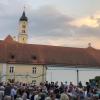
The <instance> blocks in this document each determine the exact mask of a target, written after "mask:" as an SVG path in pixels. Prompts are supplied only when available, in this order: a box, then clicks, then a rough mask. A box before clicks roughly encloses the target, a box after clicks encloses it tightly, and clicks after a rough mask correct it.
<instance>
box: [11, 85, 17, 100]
mask: <svg viewBox="0 0 100 100" xmlns="http://www.w3.org/2000/svg"><path fill="white" fill-rule="evenodd" d="M16 96H17V90H16V87H14V86H13V87H12V89H11V98H12V100H15V99H16Z"/></svg>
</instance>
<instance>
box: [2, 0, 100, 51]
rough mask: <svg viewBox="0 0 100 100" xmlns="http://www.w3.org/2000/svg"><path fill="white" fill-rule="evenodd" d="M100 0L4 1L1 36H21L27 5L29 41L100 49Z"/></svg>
mask: <svg viewBox="0 0 100 100" xmlns="http://www.w3.org/2000/svg"><path fill="white" fill-rule="evenodd" d="M99 4H100V0H0V39H4V38H5V37H6V36H7V35H9V34H10V35H12V36H16V38H17V36H18V33H19V30H18V25H19V18H20V17H21V15H22V12H23V8H24V6H25V7H26V10H25V11H26V15H27V17H28V22H29V23H28V24H29V30H28V36H29V40H28V42H29V43H33V44H44V45H56V46H66V47H82V48H87V47H88V43H91V45H92V47H94V48H97V49H100V45H99V44H100V5H99Z"/></svg>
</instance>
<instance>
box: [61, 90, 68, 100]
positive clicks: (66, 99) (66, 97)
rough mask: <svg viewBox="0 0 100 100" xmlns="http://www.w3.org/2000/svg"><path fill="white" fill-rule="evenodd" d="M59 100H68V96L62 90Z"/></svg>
mask: <svg viewBox="0 0 100 100" xmlns="http://www.w3.org/2000/svg"><path fill="white" fill-rule="evenodd" d="M60 100H69V97H68V95H67V94H66V93H65V92H64V90H63V91H62V93H61V98H60Z"/></svg>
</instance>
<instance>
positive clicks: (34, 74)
mask: <svg viewBox="0 0 100 100" xmlns="http://www.w3.org/2000/svg"><path fill="white" fill-rule="evenodd" d="M27 40H28V18H27V17H26V15H25V11H24V12H23V14H22V16H21V18H20V20H19V34H18V41H15V40H14V39H13V38H12V37H11V36H10V35H8V36H7V37H6V38H5V39H4V40H0V77H1V80H2V81H6V80H8V79H15V81H21V82H34V83H36V84H39V83H40V82H44V81H46V70H47V67H48V66H50V67H55V66H57V67H61V66H65V67H66V66H68V67H86V68H87V67H98V66H100V50H96V49H94V48H92V47H91V44H89V47H88V48H74V47H60V46H49V45H36V44H28V43H27Z"/></svg>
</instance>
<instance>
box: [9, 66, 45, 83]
mask: <svg viewBox="0 0 100 100" xmlns="http://www.w3.org/2000/svg"><path fill="white" fill-rule="evenodd" d="M10 66H13V67H14V72H13V73H10ZM33 67H34V68H36V74H35V73H34V74H33V72H32V71H33ZM7 74H8V77H7V79H10V78H11V79H13V78H15V81H20V82H32V81H33V83H35V81H36V84H39V83H40V82H43V81H45V79H46V67H45V66H43V65H25V64H8V65H7Z"/></svg>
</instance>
